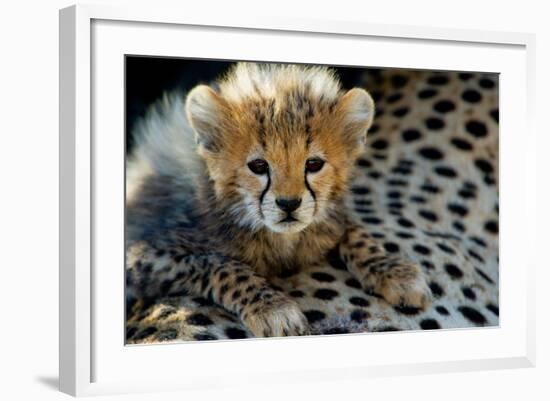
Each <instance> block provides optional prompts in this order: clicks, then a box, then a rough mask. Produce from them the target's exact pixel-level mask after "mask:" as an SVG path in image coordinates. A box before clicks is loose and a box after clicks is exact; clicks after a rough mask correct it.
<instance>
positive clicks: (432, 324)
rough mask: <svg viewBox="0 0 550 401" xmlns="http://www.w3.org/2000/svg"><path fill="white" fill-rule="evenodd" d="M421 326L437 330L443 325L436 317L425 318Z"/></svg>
mask: <svg viewBox="0 0 550 401" xmlns="http://www.w3.org/2000/svg"><path fill="white" fill-rule="evenodd" d="M420 328H421V329H422V330H436V329H440V328H441V326H440V325H439V323H437V320H435V319H424V320H422V321H421V322H420Z"/></svg>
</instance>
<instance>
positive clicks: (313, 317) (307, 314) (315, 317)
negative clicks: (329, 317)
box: [304, 310, 326, 324]
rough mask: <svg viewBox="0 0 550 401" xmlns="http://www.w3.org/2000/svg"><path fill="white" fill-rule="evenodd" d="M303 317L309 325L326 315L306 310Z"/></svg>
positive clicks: (317, 311)
mask: <svg viewBox="0 0 550 401" xmlns="http://www.w3.org/2000/svg"><path fill="white" fill-rule="evenodd" d="M304 316H305V317H306V319H307V321H308V322H309V323H310V324H311V323H315V322H318V321H319V320H323V319H324V318H325V317H326V315H325V314H324V313H323V312H321V311H319V310H307V311H305V312H304Z"/></svg>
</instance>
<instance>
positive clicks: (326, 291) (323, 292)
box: [313, 288, 338, 301]
mask: <svg viewBox="0 0 550 401" xmlns="http://www.w3.org/2000/svg"><path fill="white" fill-rule="evenodd" d="M313 296H314V297H315V298H318V299H322V300H325V301H330V300H331V299H333V298H335V297H337V296H338V292H337V291H334V290H331V289H330V288H319V289H318V290H317V291H315V293H314V294H313Z"/></svg>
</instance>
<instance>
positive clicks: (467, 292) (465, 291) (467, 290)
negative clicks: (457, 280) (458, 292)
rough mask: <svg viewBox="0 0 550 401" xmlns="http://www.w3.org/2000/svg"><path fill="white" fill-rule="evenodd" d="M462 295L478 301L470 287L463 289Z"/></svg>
mask: <svg viewBox="0 0 550 401" xmlns="http://www.w3.org/2000/svg"><path fill="white" fill-rule="evenodd" d="M462 293H463V294H464V296H465V297H466V298H468V299H471V300H472V301H475V299H476V293H475V292H474V291H473V290H472V289H471V288H469V287H463V288H462Z"/></svg>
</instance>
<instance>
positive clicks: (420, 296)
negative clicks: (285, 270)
mask: <svg viewBox="0 0 550 401" xmlns="http://www.w3.org/2000/svg"><path fill="white" fill-rule="evenodd" d="M340 255H341V256H342V258H343V259H344V261H345V263H346V265H347V267H348V270H349V271H350V272H351V273H352V274H353V275H354V276H355V277H357V278H358V279H359V281H360V282H361V284H362V285H363V288H365V289H366V290H369V291H373V292H374V293H376V294H379V295H381V296H382V297H383V298H384V299H385V300H386V301H387V302H389V303H390V304H392V305H407V306H413V307H416V308H422V309H423V308H426V307H427V306H428V305H429V304H430V302H431V300H432V293H431V290H430V287H429V286H428V284H427V282H426V278H425V276H424V273H423V272H422V270H421V268H420V267H419V266H418V265H416V264H414V263H411V262H408V261H405V260H403V259H401V258H399V257H396V256H393V255H391V254H388V252H387V251H386V250H385V249H384V248H383V247H382V246H380V245H379V244H378V243H377V241H375V240H374V239H373V238H372V237H370V236H369V235H368V233H367V231H366V230H365V229H364V228H362V227H359V226H355V225H354V226H352V227H351V228H349V229H348V230H347V232H346V235H345V236H344V239H343V241H342V242H341V244H340Z"/></svg>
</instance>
